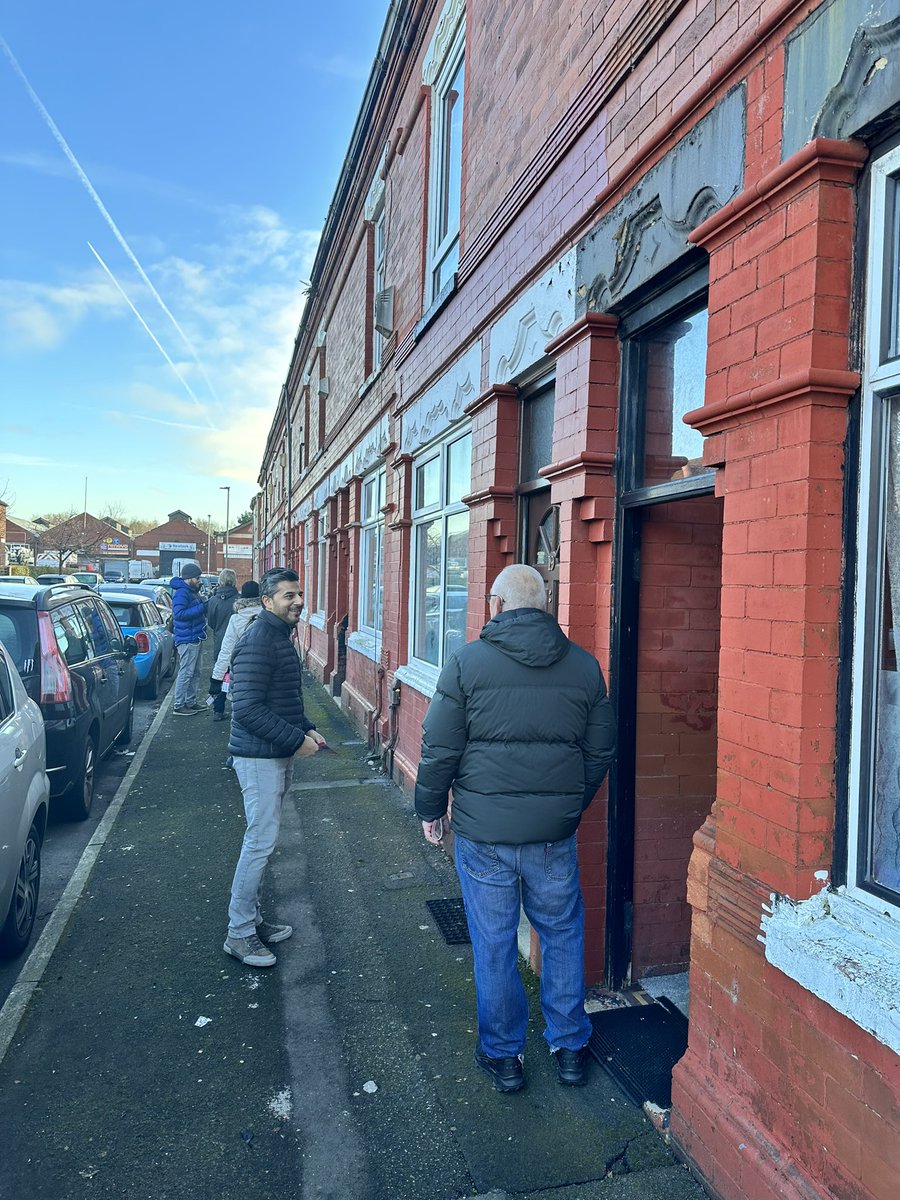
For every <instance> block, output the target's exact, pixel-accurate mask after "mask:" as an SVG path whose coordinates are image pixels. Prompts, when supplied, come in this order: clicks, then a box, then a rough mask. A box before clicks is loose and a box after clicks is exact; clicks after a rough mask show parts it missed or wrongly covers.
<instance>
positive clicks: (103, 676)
mask: <svg viewBox="0 0 900 1200" xmlns="http://www.w3.org/2000/svg"><path fill="white" fill-rule="evenodd" d="M97 678H98V679H99V680H100V682H101V683H106V681H107V675H106V672H105V671H98V672H97Z"/></svg>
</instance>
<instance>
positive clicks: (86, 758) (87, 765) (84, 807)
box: [63, 734, 97, 821]
mask: <svg viewBox="0 0 900 1200" xmlns="http://www.w3.org/2000/svg"><path fill="white" fill-rule="evenodd" d="M96 768H97V739H96V735H95V734H88V736H87V739H86V741H85V743H84V751H83V757H82V760H81V770H80V771H79V773H78V775H77V776H76V777H75V779H74V780H73V781H72V787H71V788H70V790H69V791H68V792H67V793H66V795H65V796H64V797H63V805H64V807H65V811H66V815H67V816H68V817H71V819H72V820H73V821H86V820H87V819H88V817H89V816H90V815H91V805H92V804H93V803H94V772H95V770H96Z"/></svg>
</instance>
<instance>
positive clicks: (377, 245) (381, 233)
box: [372, 197, 387, 371]
mask: <svg viewBox="0 0 900 1200" xmlns="http://www.w3.org/2000/svg"><path fill="white" fill-rule="evenodd" d="M372 251H373V277H372V283H373V288H372V370H373V371H377V370H378V369H379V368H380V367H381V357H382V355H383V354H384V343H385V341H386V340H387V339H386V338H385V336H384V334H382V333H379V332H378V330H377V329H376V328H375V321H376V319H377V316H378V297H379V295H380V294H381V292H383V291H384V290H385V288H386V286H387V282H386V281H387V225H386V224H385V219H384V198H383V197H382V201H381V204H380V205H379V207H378V209H377V210H376V212H375V216H374V218H373V220H372Z"/></svg>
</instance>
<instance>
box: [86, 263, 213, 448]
mask: <svg viewBox="0 0 900 1200" xmlns="http://www.w3.org/2000/svg"><path fill="white" fill-rule="evenodd" d="M88 249H89V250H90V252H91V254H93V256H94V258H96V260H97V262H98V263H99V264H100V266H101V267H102V268H103V270H104V271H105V272H106V273H107V275H108V276H109V277H110V279H111V280H112V281H113V283H114V284H115V286H116V288H117V289H118V291H119V294H120V295H121V296H122V298H123V299H124V300H125V303H126V304H127V305H128V307H129V308H130V309H131V311H132V312H133V313H134V315H135V316H136V317H137V319H138V320H139V321H140V323H141V324H142V325H143V327H144V329H145V330H146V331H147V333H148V335H149V337H150V339H151V341H152V342H153V345H154V346H155V347H156V348H157V350H158V351H159V352H160V354H161V355H162V356H163V358H164V359H165V360H166V362H167V363H168V364H169V366H170V367H171V368H172V370H173V371H174V372H175V374H176V375H177V376H178V378H179V379H180V380H181V383H182V384H183V386H184V390H185V391H186V392H187V394H188V395H189V396H190V398H191V399H192V400H193V401H194V403H195V404H196V405H197V407H198V408H199V409H200V411H201V412H203V405H202V404H201V403H200V401H199V400H198V399H197V397H196V395H195V393H194V390H193V388H192V387H191V385H190V384H189V383H188V381H187V380H186V379H185V377H184V376H183V375H182V373H181V372H180V371H179V370H178V367H177V366H176V365H175V363H174V362H172V359H171V358H170V357H169V355H168V354H167V353H166V351H165V349H164V347H163V346H162V345H161V343H160V341H159V339H158V338H157V336H156V334H155V333H154V332H153V330H152V329H151V328H150V326H149V325H148V324H147V322H146V321H145V320H144V318H143V317H142V316H141V314H140V313H139V312H138V310H137V309H136V308H135V306H134V305H133V304H132V302H131V299H130V297H129V295H128V293H127V292H126V291H125V289H124V288H123V287H122V285H121V283H119V281H118V279H116V277H115V275H113V273H112V271H111V270H110V269H109V267H108V266H107V265H106V263H105V262H104V261H103V259H102V258H101V257H100V255H99V254H98V253H97V251H96V250H95V249H94V247H93V246H92V245H91V243H90V242H88ZM206 419H207V422H208V424H209V427H210V429H215V426H214V425H213V423H212V421H210V420H209V417H207V418H206Z"/></svg>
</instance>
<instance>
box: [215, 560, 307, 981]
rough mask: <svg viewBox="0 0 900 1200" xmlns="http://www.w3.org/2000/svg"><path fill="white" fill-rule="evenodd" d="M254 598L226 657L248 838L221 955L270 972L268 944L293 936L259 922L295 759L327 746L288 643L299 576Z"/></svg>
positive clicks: (279, 575) (285, 575) (233, 750)
mask: <svg viewBox="0 0 900 1200" xmlns="http://www.w3.org/2000/svg"><path fill="white" fill-rule="evenodd" d="M259 595H260V600H261V602H262V608H263V611H262V612H261V613H260V614H259V616H257V617H255V618H254V619H253V620H252V621H251V622H250V624H249V625H248V626H247V628H246V630H245V631H244V633H243V635H242V636H241V638H240V640H239V641H238V643H237V645H236V646H235V648H234V650H233V652H232V655H231V738H230V739H229V742H228V752H229V754H231V755H232V757H233V760H234V770H235V773H236V774H237V777H238V780H239V782H240V785H241V790H242V792H243V793H244V814H245V816H246V818H247V831H246V833H245V834H244V842H243V845H242V846H241V854H240V858H239V859H238V864H237V868H236V869H235V872H234V881H233V882H232V885H231V902H230V904H229V906H228V936H227V937H226V939H225V945H224V947H223V949H224V950H225V953H226V954H231V955H232V956H233V957H234V958H236V959H238V961H239V962H242V963H244V965H245V966H248V967H273V966H274V965H275V955H274V954H273V953H272V951H271V950H270V949H269V944H270V943H275V942H283V941H285V940H286V939H287V938H289V937H290V936H291V934H292V933H293V932H294V931H293V929H292V928H291V926H290V925H282V924H276V923H274V922H269V921H265V920H263V916H262V910H261V908H260V895H261V892H262V883H263V876H264V875H265V870H266V866H267V865H268V862H269V858H270V857H271V855H272V852H273V850H274V849H275V844H276V842H277V841H278V830H279V826H280V824H281V806H282V804H283V802H284V798H285V796H286V795H287V794H288V792H289V791H290V787H291V781H292V779H293V775H294V758H295V757H296V758H306V757H308V756H309V755H312V754H315V753H316V751H317V750H318V748H319V746H320V745H321V744H322V743H323V742H324V740H325V739H324V738H323V737H322V736H321V735H320V734H318V733H316V731H315V729H314V727H313V724H312V722H311V721H309V720H307V718H306V714H305V713H304V711H303V692H302V681H301V677H300V656H299V654H298V653H297V649H296V647H295V645H294V642H293V640H292V637H291V634H292V633H293V632H294V628H295V627H296V625H297V622H298V621H299V620H300V614H301V613H302V612H303V591H302V589H301V587H300V580H299V576H298V575H297V573H296V571H291V570H288V569H286V568H284V567H275V568H273V569H272V570H271V571H267V572H266V573H265V575H263V577H262V579H261V580H260V581H259Z"/></svg>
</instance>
